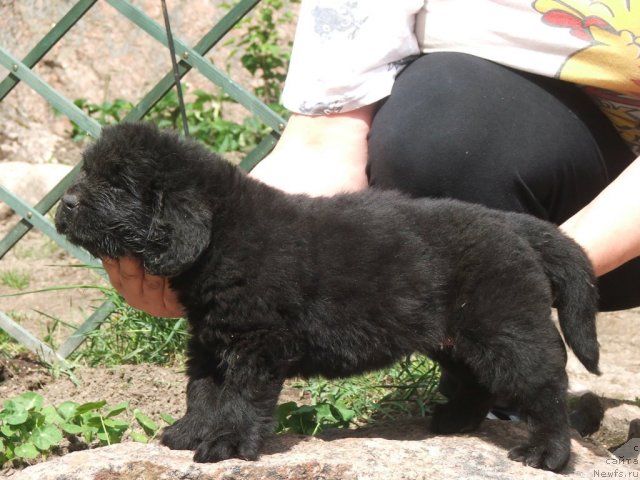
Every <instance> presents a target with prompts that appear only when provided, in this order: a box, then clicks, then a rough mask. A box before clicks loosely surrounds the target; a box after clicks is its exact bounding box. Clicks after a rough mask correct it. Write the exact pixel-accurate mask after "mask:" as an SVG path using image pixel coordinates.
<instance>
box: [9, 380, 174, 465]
mask: <svg viewBox="0 0 640 480" xmlns="http://www.w3.org/2000/svg"><path fill="white" fill-rule="evenodd" d="M160 417H161V418H162V420H163V422H164V423H166V424H167V425H171V424H172V423H173V422H174V421H175V420H174V419H173V418H172V417H171V416H170V415H168V414H165V413H163V414H161V415H160ZM161 428H162V427H161V426H160V425H158V423H156V422H155V421H153V420H152V419H151V418H149V417H148V416H147V415H145V414H144V413H142V412H141V411H140V410H138V409H134V410H133V411H131V409H130V407H129V402H122V403H119V404H117V405H113V406H109V405H107V402H105V401H99V402H90V403H83V404H79V403H77V402H72V401H65V402H62V403H61V404H60V405H57V406H53V405H47V406H45V405H44V399H43V398H42V396H41V395H39V394H37V393H34V392H26V393H23V394H22V395H20V396H18V397H14V398H11V399H8V400H5V401H4V402H3V405H2V408H1V409H0V468H2V467H3V466H4V465H6V464H11V465H13V466H22V465H25V464H28V463H29V461H31V460H34V459H37V458H40V457H43V458H46V457H47V456H48V455H50V454H51V453H52V452H56V451H59V450H60V449H61V447H62V446H63V444H64V442H65V441H66V442H69V443H73V444H78V443H80V444H82V445H83V446H85V447H89V446H92V445H96V446H104V445H111V444H113V443H119V442H120V441H122V438H123V437H124V436H125V434H126V433H129V435H130V437H131V439H132V440H133V441H136V442H143V443H147V442H149V441H150V440H152V439H153V438H155V437H156V436H157V435H158V433H159V432H160V429H161Z"/></svg>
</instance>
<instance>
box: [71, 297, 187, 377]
mask: <svg viewBox="0 0 640 480" xmlns="http://www.w3.org/2000/svg"><path fill="white" fill-rule="evenodd" d="M104 291H105V294H106V299H108V300H111V301H112V302H113V303H114V304H115V305H116V310H115V311H114V312H113V313H112V314H111V316H110V317H109V318H108V319H107V320H106V321H105V322H104V323H103V324H102V325H101V326H100V328H99V329H97V330H94V331H92V332H90V333H89V334H88V335H87V340H86V342H85V343H84V344H83V345H82V347H81V348H80V349H79V350H78V351H77V352H75V353H74V354H73V355H72V356H71V360H72V361H74V362H80V363H85V364H87V365H89V366H91V367H95V366H115V365H122V364H141V363H151V364H157V365H173V364H176V363H181V362H183V360H184V349H185V346H186V341H187V338H188V328H187V322H186V320H184V319H165V318H156V317H153V316H151V315H148V314H146V313H144V312H141V311H140V310H136V309H134V308H132V307H130V306H129V305H127V304H126V302H125V301H124V299H123V298H122V297H121V296H120V295H118V293H117V292H116V291H115V290H113V289H104Z"/></svg>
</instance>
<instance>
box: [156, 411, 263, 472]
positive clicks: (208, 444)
mask: <svg viewBox="0 0 640 480" xmlns="http://www.w3.org/2000/svg"><path fill="white" fill-rule="evenodd" d="M255 431H256V429H255V428H251V426H250V425H245V427H244V428H239V427H238V426H234V425H226V424H224V423H220V422H212V421H210V420H207V419H205V418H203V416H201V415H191V414H187V415H185V416H184V417H182V418H181V419H180V420H178V421H177V422H176V423H174V424H173V425H171V426H170V427H167V428H165V430H164V431H163V432H162V437H161V438H160V442H161V443H162V444H163V445H165V446H167V447H169V448H170V449H172V450H195V454H194V456H193V459H194V461H196V462H200V463H208V462H219V461H221V460H226V459H228V458H242V459H244V460H255V459H256V458H257V457H258V451H259V449H260V445H261V444H262V439H261V437H260V436H259V435H251V433H250V432H255Z"/></svg>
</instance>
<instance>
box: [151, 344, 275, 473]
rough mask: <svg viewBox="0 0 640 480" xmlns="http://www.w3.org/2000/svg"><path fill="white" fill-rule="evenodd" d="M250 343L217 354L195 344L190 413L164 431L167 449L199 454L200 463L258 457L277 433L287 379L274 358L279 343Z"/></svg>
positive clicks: (191, 351)
mask: <svg viewBox="0 0 640 480" xmlns="http://www.w3.org/2000/svg"><path fill="white" fill-rule="evenodd" d="M247 337H248V335H247V334H246V333H245V334H243V335H242V336H241V337H240V338H241V340H240V341H237V342H233V343H230V344H226V345H216V346H215V348H212V346H211V345H210V344H209V345H206V346H205V345H204V344H203V343H202V342H200V341H199V340H197V339H196V338H195V337H194V339H192V341H191V342H190V345H189V354H190V360H189V364H188V374H189V377H190V378H189V384H188V387H187V413H186V415H185V416H184V417H183V418H181V419H180V420H178V421H177V422H176V423H175V424H174V425H172V426H171V427H168V428H167V429H166V430H165V431H164V433H163V435H162V443H163V444H165V445H167V446H168V447H169V448H172V449H189V450H195V455H194V460H195V461H197V462H217V461H220V460H224V459H227V458H231V457H238V458H244V459H248V460H253V459H255V458H256V457H257V456H258V451H259V449H260V447H261V446H262V443H263V441H264V439H265V437H267V436H268V435H269V434H271V433H272V432H273V427H274V416H273V413H274V411H275V407H276V403H277V400H278V395H279V393H280V390H281V388H282V382H283V380H284V377H283V375H282V372H281V371H280V370H281V369H280V368H279V366H278V365H279V363H280V362H279V359H278V358H277V357H276V358H274V357H273V355H271V353H273V352H274V350H273V347H274V343H271V344H269V342H268V341H267V343H265V339H266V337H268V336H265V335H264V334H263V335H262V336H259V335H254V334H249V338H247ZM267 347H268V348H267Z"/></svg>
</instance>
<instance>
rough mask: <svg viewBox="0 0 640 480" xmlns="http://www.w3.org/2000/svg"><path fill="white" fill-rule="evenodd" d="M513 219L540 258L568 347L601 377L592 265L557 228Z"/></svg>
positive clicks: (518, 217)
mask: <svg viewBox="0 0 640 480" xmlns="http://www.w3.org/2000/svg"><path fill="white" fill-rule="evenodd" d="M513 219H514V220H515V222H514V224H515V229H516V231H517V232H518V233H519V234H520V235H521V236H522V237H523V238H525V239H526V240H527V241H528V242H529V244H530V245H531V246H532V247H533V249H534V250H535V251H537V252H538V254H539V255H540V259H541V261H542V265H543V268H544V271H545V273H546V274H547V277H548V278H549V281H550V282H551V288H552V291H553V294H554V297H555V301H554V306H555V307H556V308H557V310H558V320H559V322H560V329H561V330H562V334H563V336H564V339H565V341H566V342H567V345H569V347H570V348H571V349H572V350H573V352H574V353H575V354H576V357H578V359H579V360H580V362H582V364H583V365H584V366H585V367H586V369H587V370H589V371H590V372H591V373H595V374H598V375H599V374H600V370H599V369H598V361H599V357H600V354H599V346H598V338H597V333H596V314H597V313H598V288H597V286H596V284H597V280H596V277H595V275H594V273H593V268H592V266H591V262H590V261H589V259H588V258H587V255H586V254H585V252H584V250H582V248H581V247H580V246H579V245H578V244H577V243H575V242H574V241H573V240H571V239H570V238H568V237H566V236H565V235H563V234H562V233H561V232H560V230H558V228H557V227H555V226H554V225H552V224H547V223H546V222H541V221H540V220H537V219H535V218H533V217H528V216H526V215H519V214H514V215H513ZM541 227H542V228H541Z"/></svg>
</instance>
